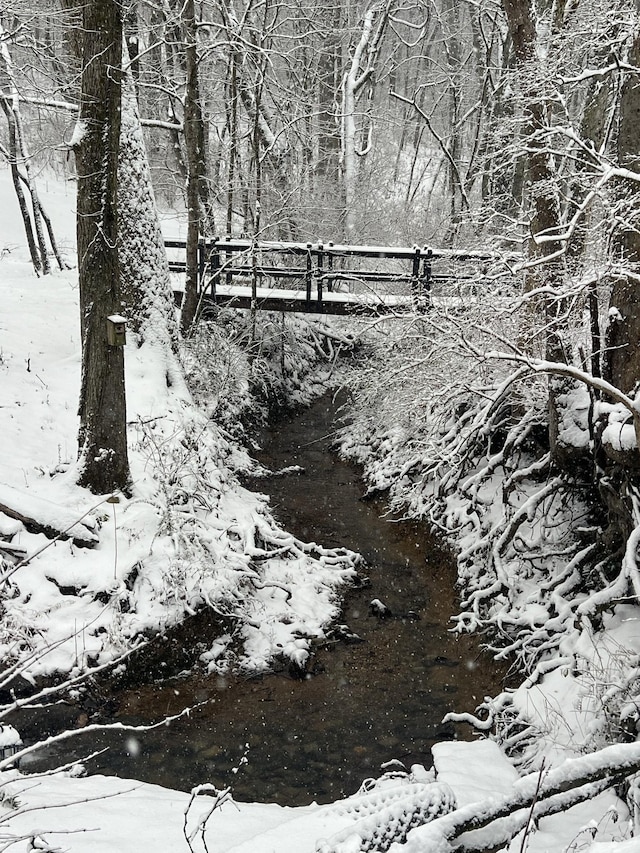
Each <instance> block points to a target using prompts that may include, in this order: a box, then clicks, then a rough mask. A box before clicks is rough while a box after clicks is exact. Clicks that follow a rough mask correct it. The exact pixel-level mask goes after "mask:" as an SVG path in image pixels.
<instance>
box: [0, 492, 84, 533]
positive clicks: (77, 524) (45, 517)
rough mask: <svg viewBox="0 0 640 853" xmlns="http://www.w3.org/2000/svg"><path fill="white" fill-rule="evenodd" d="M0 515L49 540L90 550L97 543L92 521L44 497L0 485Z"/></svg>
mask: <svg viewBox="0 0 640 853" xmlns="http://www.w3.org/2000/svg"><path fill="white" fill-rule="evenodd" d="M0 512H2V513H4V514H5V515H8V516H9V517H10V518H15V519H17V520H18V521H20V522H22V524H24V526H25V527H26V528H27V530H29V531H31V532H33V533H44V534H45V536H48V537H49V538H50V539H54V538H57V537H60V538H61V539H72V540H73V542H74V544H75V545H79V546H81V547H83V548H92V547H93V546H94V545H96V544H97V543H98V534H97V531H96V526H95V520H94V519H93V518H92V517H81V516H82V513H81V512H78V511H74V510H70V509H67V508H66V507H61V506H59V505H58V504H55V503H53V502H52V501H48V500H46V499H45V498H41V497H38V496H37V495H33V494H30V493H28V492H21V491H18V489H14V488H12V487H11V486H5V485H4V484H2V483H0Z"/></svg>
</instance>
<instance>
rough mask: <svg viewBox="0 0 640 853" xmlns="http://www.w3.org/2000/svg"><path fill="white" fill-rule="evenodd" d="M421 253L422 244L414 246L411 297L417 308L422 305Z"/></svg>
mask: <svg viewBox="0 0 640 853" xmlns="http://www.w3.org/2000/svg"><path fill="white" fill-rule="evenodd" d="M420 255H421V251H420V246H414V247H413V257H412V259H411V297H412V300H413V304H414V307H416V308H419V306H420Z"/></svg>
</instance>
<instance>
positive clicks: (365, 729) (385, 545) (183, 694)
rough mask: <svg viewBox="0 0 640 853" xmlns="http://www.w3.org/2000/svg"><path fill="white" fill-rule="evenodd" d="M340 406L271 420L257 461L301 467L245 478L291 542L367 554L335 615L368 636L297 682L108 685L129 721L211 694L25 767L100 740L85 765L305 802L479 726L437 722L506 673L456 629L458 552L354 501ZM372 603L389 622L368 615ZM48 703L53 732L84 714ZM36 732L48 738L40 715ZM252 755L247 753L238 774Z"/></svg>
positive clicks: (242, 796)
mask: <svg viewBox="0 0 640 853" xmlns="http://www.w3.org/2000/svg"><path fill="white" fill-rule="evenodd" d="M335 416H336V406H335V404H333V402H332V401H331V399H330V398H328V397H325V398H323V399H321V400H319V401H317V402H316V403H315V404H314V405H313V406H312V407H311V408H310V409H308V410H306V411H304V412H302V413H300V414H296V415H295V416H291V417H286V418H282V419H280V420H278V421H277V422H276V423H275V424H273V425H272V426H271V428H270V429H269V430H267V431H266V433H265V435H264V436H263V447H264V450H263V451H262V452H261V453H260V454H259V458H260V461H261V462H262V464H263V465H265V466H266V467H268V468H270V469H273V470H277V469H280V468H283V467H286V466H290V465H299V466H301V467H302V468H303V469H304V471H305V473H303V474H298V475H295V474H293V475H288V476H283V477H276V478H270V479H267V480H261V481H259V482H257V483H255V484H253V485H254V486H255V488H256V489H258V490H260V491H265V492H268V493H269V494H270V495H271V501H272V505H273V507H274V510H275V513H276V515H277V517H278V518H279V520H280V521H281V522H282V523H283V524H284V526H285V527H286V529H288V530H290V531H291V532H292V533H294V534H295V535H296V536H298V537H299V538H301V539H304V540H307V541H316V542H321V543H322V544H323V545H326V546H333V545H336V546H338V545H341V546H347V547H350V548H352V549H353V550H356V551H359V552H360V553H361V554H362V555H363V557H364V558H365V560H366V561H367V564H368V565H367V570H366V574H367V576H368V577H369V579H370V586H368V587H365V588H362V589H356V590H353V591H351V592H350V593H349V594H348V596H347V599H346V601H345V604H344V610H343V615H342V618H341V621H342V622H345V623H347V624H348V625H349V627H350V629H351V630H352V631H353V632H354V633H355V634H357V635H358V636H359V637H360V638H361V640H362V642H360V643H355V644H349V643H344V642H340V643H336V644H334V645H329V646H327V647H324V648H321V649H318V650H317V652H316V656H315V659H314V662H313V667H312V673H313V674H312V675H311V676H310V677H308V678H306V679H303V680H299V679H294V678H291V677H289V676H287V674H286V673H281V674H279V675H270V676H264V677H261V678H258V679H249V680H236V679H229V678H224V679H223V678H218V677H205V676H204V675H202V674H198V673H196V672H192V673H191V674H189V675H186V676H185V675H183V676H181V677H174V678H171V679H168V680H164V681H162V682H158V681H154V682H153V683H149V684H146V685H143V686H138V687H135V688H129V689H128V690H121V691H119V692H109V691H107V697H106V698H105V694H104V690H103V693H102V694H101V695H102V698H101V699H100V697H99V698H98V700H97V701H103V702H108V703H109V705H110V709H111V712H112V714H113V717H114V718H115V719H118V720H120V721H122V722H127V723H140V722H148V721H150V720H155V719H158V717H160V716H161V715H163V714H170V713H175V712H177V711H178V710H180V708H182V707H183V706H184V705H185V704H192V703H194V702H198V701H203V700H208V701H207V704H205V705H203V706H202V707H200V708H198V709H197V710H195V711H194V712H193V713H192V714H191V715H190V716H189V717H186V718H183V719H180V720H179V721H177V722H175V723H173V724H172V725H171V726H162V727H160V728H158V729H155V730H153V731H149V732H146V733H144V734H136V735H135V737H132V736H131V735H130V734H126V733H125V734H123V733H114V732H106V733H103V734H99V735H97V736H96V735H95V734H92V735H91V736H90V737H87V738H86V739H85V737H84V736H81V737H79V738H77V739H74V740H73V741H72V742H70V744H69V743H67V744H66V745H65V746H64V747H63V750H61V752H60V753H58V754H57V755H54V754H49V755H47V756H45V757H44V758H42V759H40V760H39V762H38V764H36V763H35V762H33V763H32V764H31V765H28V766H27V767H25V769H34V770H35V769H38V768H39V767H41V766H43V762H46V763H47V764H49V765H51V764H55V763H56V762H59V761H60V760H61V758H63V759H64V760H69V759H70V758H74V757H76V756H82V755H84V754H86V753H88V752H89V751H92V750H95V749H99V748H102V747H108V750H107V751H106V752H105V753H103V754H102V755H100V756H98V757H97V758H95V759H92V760H91V761H90V762H88V763H87V768H88V770H89V771H90V772H92V773H93V772H102V773H108V774H117V775H120V776H128V777H133V778H136V779H141V780H144V781H148V782H155V783H158V784H162V785H166V786H169V787H174V788H180V789H187V790H188V789H190V788H191V787H192V786H194V785H197V784H200V783H203V782H212V783H214V784H216V785H218V786H225V785H227V784H230V783H231V784H232V785H233V793H234V796H235V798H236V799H238V800H259V801H262V802H279V803H281V804H283V805H299V804H304V803H308V802H311V801H312V800H317V801H318V802H328V801H331V800H334V799H337V798H338V797H341V796H344V795H348V794H351V793H353V792H354V791H356V790H357V789H358V787H359V786H360V783H361V782H362V781H363V780H364V779H365V778H367V777H369V776H375V775H378V774H379V770H380V765H381V764H382V763H383V762H387V761H389V760H391V759H399V760H401V761H402V762H404V763H405V765H407V766H409V765H411V764H412V763H416V762H417V763H422V764H426V765H430V752H429V749H430V746H431V744H432V743H434V742H435V741H437V740H442V739H450V738H453V737H459V738H464V737H472V736H473V734H472V732H471V731H469V729H468V728H467V727H462V726H460V727H455V728H454V727H453V726H452V725H450V724H447V725H444V724H443V723H442V719H443V717H444V715H445V714H446V713H447V711H450V710H473V709H474V708H475V707H476V705H477V704H478V702H479V701H481V700H482V698H483V697H484V696H485V695H489V694H495V693H497V692H499V691H500V690H501V689H502V686H503V678H504V675H505V671H504V669H503V668H501V667H499V666H498V665H497V664H496V663H495V662H494V661H492V660H491V659H490V658H489V657H488V656H486V655H485V654H483V653H481V652H480V650H479V642H478V640H477V638H470V637H458V636H457V635H453V634H451V633H450V632H449V630H448V629H449V627H450V624H449V621H448V620H449V617H450V616H451V614H453V613H454V612H455V607H456V604H455V594H454V584H455V565H454V563H453V560H452V559H451V557H450V556H449V555H447V554H446V552H445V551H443V550H442V548H441V547H439V545H438V543H437V542H436V541H435V540H434V538H433V537H432V536H431V535H430V534H429V532H428V531H427V530H426V529H425V527H424V526H421V525H417V524H413V523H408V522H398V521H395V520H393V519H390V518H389V517H387V516H385V513H384V506H383V505H382V504H381V503H379V502H376V501H363V500H362V499H361V495H362V493H363V485H362V481H361V479H360V476H359V473H358V471H357V469H355V468H354V467H353V466H351V465H349V464H347V463H345V462H343V461H341V460H340V459H338V458H337V456H336V455H335V454H333V453H332V452H331V450H330V446H331V440H332V436H333V434H334V430H335ZM375 598H378V599H380V600H382V601H383V602H384V603H385V604H386V605H387V606H388V608H389V609H390V610H391V613H392V614H393V615H392V616H391V617H389V618H386V619H380V618H378V617H376V616H375V615H373V614H372V613H371V612H370V607H369V604H370V602H371V601H372V599H375ZM201 618H202V617H201ZM205 618H206V617H205ZM194 634H195V635H196V636H197V629H196V630H195V632H194ZM47 713H48V714H49V717H48V726H49V727H50V728H51V729H54V728H56V727H57V726H58V725H60V724H61V723H65V724H67V725H68V724H69V723H70V719H69V716H70V715H71V717H72V718H73V715H74V714H75V718H77V716H78V711H77V709H76V710H75V711H74V710H73V709H68V708H67V709H65V708H60V707H57V708H54V709H51V711H49V712H47ZM64 715H67V719H64V720H63V719H62V717H63V716H64ZM80 722H82V721H80ZM29 725H30V724H29V723H27V729H26V730H25V726H24V723H23V725H22V733H23V736H26V737H29V734H30V732H29ZM33 725H36V723H35V722H34V723H33ZM37 728H38V729H39V732H38V733H39V734H40V735H41V734H42V728H43V719H42V716H41V717H40V718H39V722H38V723H37ZM44 728H47V725H45V726H44ZM245 752H246V758H247V762H246V764H243V766H242V768H241V769H240V771H239V772H237V773H232V772H231V770H232V768H234V767H235V766H236V765H237V764H238V762H240V760H241V758H242V756H243V755H244V754H245Z"/></svg>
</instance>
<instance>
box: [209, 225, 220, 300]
mask: <svg viewBox="0 0 640 853" xmlns="http://www.w3.org/2000/svg"><path fill="white" fill-rule="evenodd" d="M209 275H210V279H209V286H210V288H211V298H212V299H213V301H214V302H215V299H216V285H217V283H218V276H219V275H220V252H219V250H218V238H217V237H214V238H213V239H212V240H211V248H210V250H209Z"/></svg>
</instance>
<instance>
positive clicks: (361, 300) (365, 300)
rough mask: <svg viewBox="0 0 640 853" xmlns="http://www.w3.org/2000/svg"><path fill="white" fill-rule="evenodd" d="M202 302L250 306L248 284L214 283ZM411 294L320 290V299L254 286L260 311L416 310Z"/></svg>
mask: <svg viewBox="0 0 640 853" xmlns="http://www.w3.org/2000/svg"><path fill="white" fill-rule="evenodd" d="M201 298H202V300H203V304H204V305H205V306H206V305H211V304H215V305H220V306H228V307H230V308H251V305H252V292H251V287H247V286H243V285H237V284H234V285H224V284H218V285H217V286H216V292H215V296H212V295H211V294H208V293H205V294H203V296H202V297H201ZM416 307H417V306H416V303H415V301H414V300H413V299H412V297H411V296H400V295H389V294H386V295H380V294H376V293H373V292H371V293H339V292H335V291H333V292H327V291H325V292H323V294H322V299H321V300H318V299H313V298H312V299H308V298H307V291H306V289H305V290H291V289H287V288H272V287H257V288H256V308H258V309H259V310H262V311H297V312H299V313H307V314H366V315H376V314H386V313H395V312H407V311H412V310H415V309H416Z"/></svg>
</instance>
